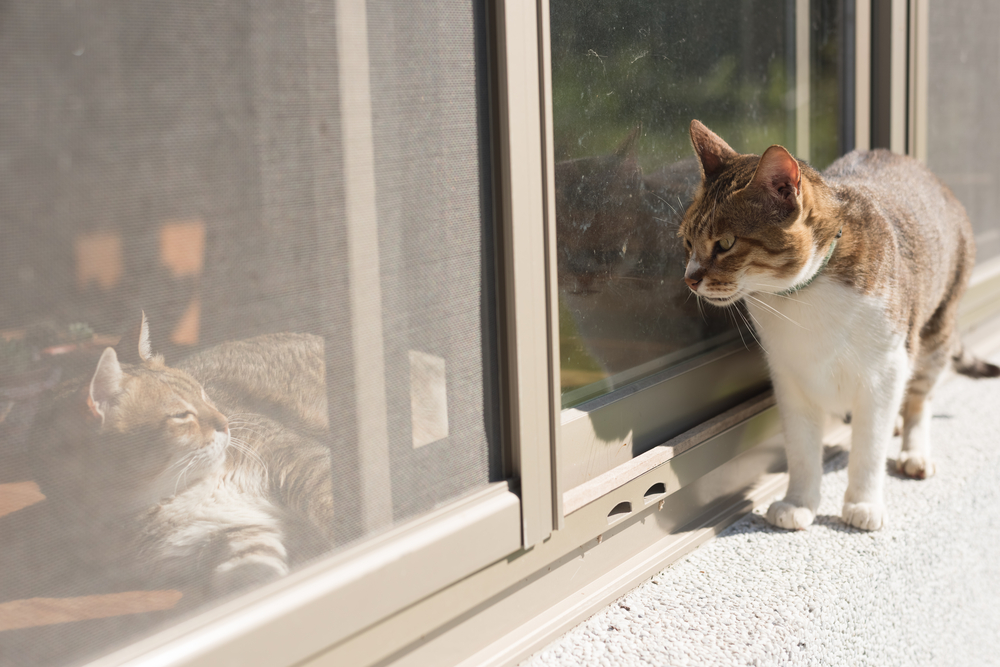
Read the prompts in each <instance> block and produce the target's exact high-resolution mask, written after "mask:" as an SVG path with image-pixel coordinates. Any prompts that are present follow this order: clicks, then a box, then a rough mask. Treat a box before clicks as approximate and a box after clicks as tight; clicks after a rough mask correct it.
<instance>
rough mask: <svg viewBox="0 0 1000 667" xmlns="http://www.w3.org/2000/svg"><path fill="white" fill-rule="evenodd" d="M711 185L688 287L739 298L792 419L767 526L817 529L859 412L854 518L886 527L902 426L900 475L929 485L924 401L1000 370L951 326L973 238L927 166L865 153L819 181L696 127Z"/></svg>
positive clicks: (691, 223)
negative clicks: (835, 435)
mask: <svg viewBox="0 0 1000 667" xmlns="http://www.w3.org/2000/svg"><path fill="white" fill-rule="evenodd" d="M691 143H692V144H693V146H694V151H695V154H696V155H697V157H698V160H699V162H700V164H701V169H702V183H701V187H700V188H699V190H698V192H697V194H696V196H695V199H694V202H693V203H692V204H691V206H690V207H689V208H688V210H687V212H686V213H685V216H684V220H683V222H682V223H681V227H680V235H681V236H682V237H683V239H684V244H685V249H686V253H687V257H686V261H687V268H686V271H685V282H687V284H688V287H689V288H690V289H691V290H692V291H693V292H694V293H695V294H697V295H698V296H699V298H701V299H702V300H704V301H707V302H708V303H711V304H714V305H716V306H720V307H722V306H728V305H731V304H734V303H736V302H737V301H739V300H741V299H745V300H746V305H747V309H748V311H749V313H750V315H751V316H752V318H753V321H754V325H755V328H756V330H757V333H758V335H759V337H760V343H761V345H762V346H763V348H764V350H765V352H766V353H767V359H768V365H769V366H770V369H771V379H772V381H773V384H774V391H775V395H776V397H777V401H778V408H779V410H780V411H781V417H782V422H783V425H784V433H785V443H786V444H785V449H786V452H787V456H788V469H789V476H790V479H789V486H788V493H787V495H786V496H785V498H784V500H782V501H779V502H775V503H774V504H772V505H771V507H770V508H769V509H768V512H767V519H768V521H770V522H771V523H772V524H774V525H776V526H780V527H782V528H795V529H802V528H805V527H806V526H808V525H809V524H811V523H812V521H813V518H814V517H815V514H816V509H817V505H818V504H819V499H820V479H821V477H822V472H823V461H822V454H823V446H822V435H823V423H824V418H825V415H826V414H828V413H833V414H838V415H841V416H843V415H845V414H847V413H850V414H851V415H852V431H853V436H852V437H853V443H852V446H851V454H850V463H849V465H848V476H849V480H848V486H847V493H846V495H845V497H844V507H843V512H842V517H843V520H844V521H845V522H846V523H848V524H850V525H852V526H855V527H857V528H862V529H865V530H876V529H878V528H881V527H882V525H883V522H884V520H885V509H884V505H883V500H882V487H883V482H884V479H885V459H886V450H887V449H888V446H889V442H890V440H891V439H892V434H893V426H894V423H895V420H896V415H897V414H900V413H901V414H902V417H903V430H902V435H903V448H902V453H901V454H900V456H899V458H898V459H897V467H898V469H899V471H900V472H902V473H903V474H905V475H907V476H909V477H915V478H920V479H923V478H925V477H928V476H930V475H933V474H934V463H933V461H932V459H931V451H930V450H931V447H930V435H929V432H928V431H929V427H930V418H931V410H930V406H929V402H928V399H929V397H930V394H931V392H932V390H933V389H934V385H935V383H936V382H937V381H938V378H939V376H940V375H941V371H942V370H944V369H945V367H946V366H948V365H949V364H953V365H954V367H955V369H956V370H957V371H958V372H960V373H964V374H966V375H970V376H972V377H996V376H997V375H1000V368H998V367H997V366H994V365H993V364H989V363H986V362H983V361H980V360H978V359H976V358H974V357H973V356H972V355H971V354H969V353H968V352H967V351H965V350H964V349H963V347H962V344H961V341H960V340H959V337H958V332H957V330H956V323H955V319H956V313H957V311H958V305H959V302H960V300H961V298H962V294H963V292H964V291H965V288H966V286H967V284H968V282H969V277H970V275H971V273H972V267H973V264H974V258H975V245H974V243H973V234H972V226H971V224H970V223H969V219H968V216H967V215H966V213H965V209H964V208H963V207H962V205H961V204H960V203H959V202H958V200H957V199H956V198H955V196H954V195H953V194H952V193H951V191H950V190H949V189H948V188H947V187H946V186H945V185H944V184H943V183H942V182H941V181H940V180H938V179H937V178H936V177H935V176H934V175H933V174H932V173H931V172H930V171H928V170H927V168H926V167H924V166H923V165H922V164H920V163H919V162H918V161H917V160H915V159H912V158H909V157H901V156H898V155H894V154H892V153H890V152H888V151H885V150H875V151H855V152H852V153H849V154H848V155H845V156H844V157H842V158H840V159H839V160H837V161H836V162H834V163H833V164H832V165H830V167H829V168H828V169H827V170H826V171H824V172H823V174H822V175H820V174H819V173H817V172H816V171H815V170H813V169H812V168H811V167H810V166H809V165H808V164H806V163H804V162H800V161H798V160H796V159H795V158H793V157H792V156H791V155H790V154H789V153H788V151H787V150H785V149H784V148H782V147H781V146H771V147H770V148H768V149H767V150H766V151H765V152H764V155H762V156H757V155H741V154H738V153H737V152H736V151H734V150H733V149H732V148H730V147H729V145H728V144H726V142H725V141H723V140H722V139H721V138H719V137H718V136H717V135H716V134H714V133H713V132H712V131H711V130H709V129H708V128H707V127H705V126H704V125H702V124H701V123H700V122H698V121H697V120H694V121H692V122H691Z"/></svg>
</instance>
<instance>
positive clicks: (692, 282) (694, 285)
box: [684, 278, 701, 290]
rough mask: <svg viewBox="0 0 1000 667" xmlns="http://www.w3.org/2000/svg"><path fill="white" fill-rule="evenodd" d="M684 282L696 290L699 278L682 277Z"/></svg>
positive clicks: (699, 282) (699, 281)
mask: <svg viewBox="0 0 1000 667" xmlns="http://www.w3.org/2000/svg"><path fill="white" fill-rule="evenodd" d="M684 282H686V283H687V285H688V287H690V288H691V289H693V290H696V289H698V285H700V284H701V278H684Z"/></svg>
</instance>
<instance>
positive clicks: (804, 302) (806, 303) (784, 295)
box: [756, 283, 813, 307]
mask: <svg viewBox="0 0 1000 667" xmlns="http://www.w3.org/2000/svg"><path fill="white" fill-rule="evenodd" d="M756 284H757V285H758V286H760V287H770V288H771V289H784V288H783V287H782V286H781V285H768V284H766V283H756ZM769 296H776V297H780V298H782V299H788V300H789V301H794V302H795V303H801V304H804V305H806V306H809V307H812V305H813V304H811V303H809V302H807V301H803V300H802V299H793V298H792V297H790V296H788V295H787V294H776V293H773V292H772V293H771V294H770V295H769Z"/></svg>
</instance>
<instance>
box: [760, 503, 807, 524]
mask: <svg viewBox="0 0 1000 667" xmlns="http://www.w3.org/2000/svg"><path fill="white" fill-rule="evenodd" d="M813 517H814V515H813V512H812V510H810V509H809V508H808V507H799V506H798V505H793V504H792V503H788V502H785V501H784V500H777V501H775V502H773V503H771V506H770V507H768V508H767V521H768V523H770V524H771V525H772V526H777V527H778V528H785V529H787V530H805V529H806V528H807V527H808V526H809V524H811V523H812V522H813Z"/></svg>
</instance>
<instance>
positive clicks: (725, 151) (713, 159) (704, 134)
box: [691, 120, 739, 178]
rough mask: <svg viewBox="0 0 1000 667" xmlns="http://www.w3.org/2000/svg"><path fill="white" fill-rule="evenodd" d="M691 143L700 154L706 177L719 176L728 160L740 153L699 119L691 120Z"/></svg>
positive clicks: (696, 153)
mask: <svg viewBox="0 0 1000 667" xmlns="http://www.w3.org/2000/svg"><path fill="white" fill-rule="evenodd" d="M691 145H692V146H693V147H694V154H695V155H697V156H698V162H700V163H701V169H702V172H703V173H704V174H705V178H713V177H714V176H717V175H718V174H719V172H720V171H722V167H723V166H724V165H725V163H726V161H727V160H729V159H730V158H734V157H736V156H737V155H739V153H737V152H736V151H734V150H733V149H732V148H730V146H729V144H727V143H726V142H725V141H723V140H722V137H720V136H719V135H717V134H716V133H715V132H712V131H711V130H710V129H708V128H707V127H705V125H704V124H703V123H702V122H701V121H699V120H692V121H691Z"/></svg>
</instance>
